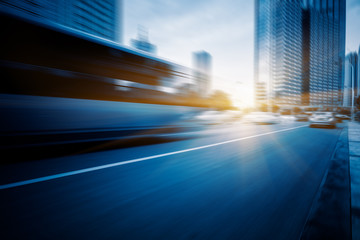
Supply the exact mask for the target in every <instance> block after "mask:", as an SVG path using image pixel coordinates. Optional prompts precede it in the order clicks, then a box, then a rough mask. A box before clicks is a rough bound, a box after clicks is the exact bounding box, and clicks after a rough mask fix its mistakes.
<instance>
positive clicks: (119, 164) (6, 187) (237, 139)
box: [0, 125, 307, 190]
mask: <svg viewBox="0 0 360 240" xmlns="http://www.w3.org/2000/svg"><path fill="white" fill-rule="evenodd" d="M305 126H307V125H302V126H298V127H292V128H286V129H282V130H277V131H272V132H267V133H261V134H257V135H252V136H248V137H242V138H236V139H232V140H228V141H224V142H219V143H213V144H209V145H204V146H200V147H194V148H188V149H184V150H180V151H175V152H169V153H163V154H158V155H153V156H149V157H143V158H136V159H133V160H127V161H122V162H116V163H111V164H105V165H101V166H97V167H90V168H84V169H80V170H75V171H70V172H65V173H59V174H54V175H49V176H45V177H40V178H34V179H29V180H25V181H20V182H14V183H8V184H4V185H0V190H2V189H8V188H14V187H19V186H24V185H28V184H32V183H38V182H45V181H49V180H53V179H57V178H62V177H68V176H73V175H78V174H82V173H87V172H93V171H97V170H101V169H105V168H112V167H117V166H121V165H125V164H130V163H136V162H141V161H146V160H150V159H154V158H161V157H167V156H171V155H175V154H180V153H185V152H191V151H196V150H200V149H204V148H210V147H216V146H219V145H224V144H228V143H233V142H238V141H242V140H247V139H250V138H256V137H261V136H265V135H270V134H274V133H278V132H285V131H290V130H294V129H297V128H302V127H305Z"/></svg>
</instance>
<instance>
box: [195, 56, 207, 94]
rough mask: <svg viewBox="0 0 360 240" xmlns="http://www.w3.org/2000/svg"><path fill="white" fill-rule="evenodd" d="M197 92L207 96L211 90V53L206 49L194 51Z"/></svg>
mask: <svg viewBox="0 0 360 240" xmlns="http://www.w3.org/2000/svg"><path fill="white" fill-rule="evenodd" d="M193 68H194V78H195V79H194V80H195V81H194V84H195V89H194V90H195V92H197V93H198V94H199V95H200V96H201V97H206V96H207V95H208V94H209V91H210V81H211V55H210V54H209V53H208V52H205V51H199V52H194V53H193Z"/></svg>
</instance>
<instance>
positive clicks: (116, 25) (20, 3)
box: [0, 0, 122, 43]
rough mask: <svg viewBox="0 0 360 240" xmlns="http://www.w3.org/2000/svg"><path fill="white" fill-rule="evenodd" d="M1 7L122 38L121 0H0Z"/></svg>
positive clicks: (120, 40) (3, 9)
mask: <svg viewBox="0 0 360 240" xmlns="http://www.w3.org/2000/svg"><path fill="white" fill-rule="evenodd" d="M0 6H1V8H2V11H4V12H11V13H13V14H16V15H21V16H25V17H31V18H37V19H38V20H40V21H43V20H49V21H51V22H54V23H58V24H62V25H64V26H67V27H71V28H74V29H77V30H80V31H83V32H86V33H89V34H92V35H95V36H98V37H102V38H105V39H109V40H112V41H115V42H119V43H121V42H122V24H121V10H122V9H121V8H122V0H15V1H14V0H2V1H0Z"/></svg>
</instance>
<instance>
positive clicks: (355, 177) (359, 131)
mask: <svg viewBox="0 0 360 240" xmlns="http://www.w3.org/2000/svg"><path fill="white" fill-rule="evenodd" d="M349 154H350V179H351V224H352V237H353V239H360V123H355V122H352V123H349Z"/></svg>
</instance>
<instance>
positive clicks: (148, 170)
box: [0, 122, 344, 239]
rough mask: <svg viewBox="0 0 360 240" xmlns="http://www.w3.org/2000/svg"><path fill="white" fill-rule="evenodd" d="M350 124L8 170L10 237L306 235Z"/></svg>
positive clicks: (265, 131)
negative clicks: (317, 196) (310, 216)
mask: <svg viewBox="0 0 360 240" xmlns="http://www.w3.org/2000/svg"><path fill="white" fill-rule="evenodd" d="M343 126H344V124H343V125H338V128H337V129H320V128H309V127H308V126H307V123H301V122H283V123H281V124H276V125H252V124H244V123H234V124H227V125H215V126H210V127H209V128H206V129H204V130H201V131H199V132H197V133H194V134H189V135H188V137H184V138H183V139H179V140H178V141H169V142H165V143H161V144H154V145H147V146H136V147H129V148H120V149H111V150H102V151H95V152H91V153H85V154H77V155H71V156H65V157H58V158H52V159H42V160H38V161H26V159H24V161H22V162H16V163H14V164H7V165H3V166H1V172H0V173H1V177H0V183H1V187H0V188H1V190H0V212H1V217H2V224H1V231H0V238H1V239H298V238H299V236H300V234H301V231H302V229H303V227H304V224H305V222H306V218H307V216H308V213H309V210H310V208H311V204H312V201H313V199H314V197H315V194H316V192H317V191H318V188H319V185H320V183H321V181H322V179H323V176H324V174H325V172H326V170H327V168H328V166H329V163H330V159H331V155H332V153H333V151H334V147H335V145H336V142H337V139H338V137H339V134H340V132H341V130H342V127H343ZM185 135H186V134H184V136H185ZM3 157H4V156H3ZM7 157H9V158H11V156H7Z"/></svg>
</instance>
